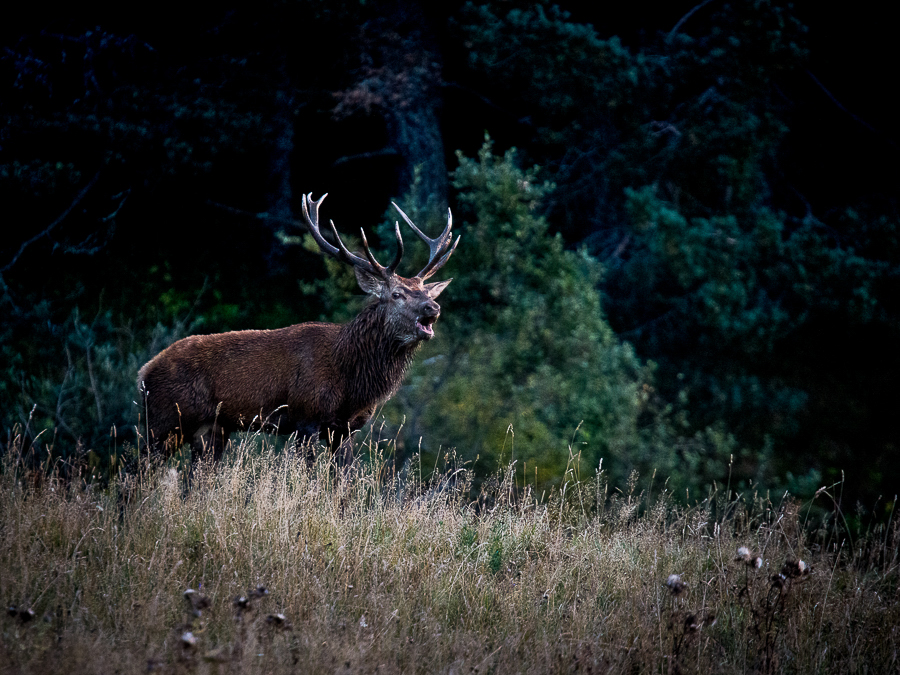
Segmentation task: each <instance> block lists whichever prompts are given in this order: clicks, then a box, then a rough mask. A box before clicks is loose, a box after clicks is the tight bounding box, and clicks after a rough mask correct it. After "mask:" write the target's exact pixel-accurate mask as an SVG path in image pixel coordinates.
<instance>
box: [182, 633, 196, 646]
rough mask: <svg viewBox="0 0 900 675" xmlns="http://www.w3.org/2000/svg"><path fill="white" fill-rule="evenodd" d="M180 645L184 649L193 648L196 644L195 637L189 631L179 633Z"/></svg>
mask: <svg viewBox="0 0 900 675" xmlns="http://www.w3.org/2000/svg"><path fill="white" fill-rule="evenodd" d="M181 646H182V647H184V648H185V649H194V648H195V647H196V646H197V638H196V636H195V635H194V634H193V633H192V632H191V631H186V632H184V633H182V634H181Z"/></svg>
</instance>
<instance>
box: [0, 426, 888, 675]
mask: <svg viewBox="0 0 900 675" xmlns="http://www.w3.org/2000/svg"><path fill="white" fill-rule="evenodd" d="M14 454H15V453H10V455H8V456H7V457H6V460H5V464H4V466H3V469H2V475H0V483H2V485H0V598H2V600H3V602H4V603H6V605H8V609H7V611H6V612H5V615H4V616H3V617H2V618H0V628H2V633H0V635H2V638H0V671H2V672H4V673H5V672H17V673H18V672H36V673H55V672H66V673H70V674H72V675H75V674H78V673H82V672H91V673H95V672H121V673H131V672H135V673H137V672H148V671H160V672H176V673H194V672H198V673H216V672H266V673H268V672H282V671H288V672H304V673H306V672H309V673H319V672H365V673H371V672H376V671H377V672H379V673H393V672H397V673H475V672H478V673H484V672H493V673H518V672H574V671H579V672H595V673H607V672H609V673H619V672H629V673H638V672H640V673H644V672H647V673H651V672H652V673H688V672H697V673H719V672H720V673H755V672H765V673H775V672H789V673H790V672H796V673H812V672H816V673H887V672H897V670H898V667H900V665H898V664H900V662H898V648H900V602H898V600H900V597H898V594H900V591H898V550H897V546H898V542H900V536H898V534H900V533H898V527H897V524H896V520H894V521H893V522H892V523H890V524H889V526H888V527H887V528H882V529H879V530H873V531H871V532H870V533H869V534H868V535H867V536H866V537H863V538H861V539H859V540H854V541H852V542H851V541H850V540H849V539H844V538H842V536H841V534H840V532H841V530H840V529H839V528H838V527H837V526H836V525H835V526H833V527H824V528H823V529H821V530H819V531H818V532H811V533H810V532H807V529H805V528H804V527H803V523H802V522H801V521H802V519H803V517H804V514H803V513H801V512H800V509H799V508H798V506H797V505H796V504H794V503H793V502H791V501H789V500H785V501H783V502H781V503H778V504H773V503H771V502H769V501H767V500H766V499H762V498H753V499H749V498H736V499H732V500H730V501H728V500H726V499H725V497H724V496H720V495H716V494H713V495H712V496H711V497H710V498H709V499H707V500H705V501H704V502H702V503H701V504H698V505H696V506H694V507H691V508H680V507H677V506H675V505H673V504H672V503H671V502H670V501H669V499H668V498H667V496H666V494H665V493H663V494H662V495H659V496H656V497H654V498H653V499H652V501H650V500H649V499H648V498H647V497H646V496H644V495H637V494H634V492H632V494H631V495H627V494H622V493H617V492H616V493H613V494H614V496H612V497H611V496H610V494H608V493H607V491H606V489H605V488H604V486H603V483H602V480H601V481H594V482H590V483H579V482H576V481H574V480H573V481H571V482H569V483H567V484H566V485H565V488H564V490H562V491H561V492H559V493H556V494H554V495H552V496H551V497H550V498H548V499H546V500H545V501H544V502H543V503H536V500H535V499H533V498H532V496H531V495H530V494H529V493H528V491H527V489H526V490H523V489H522V486H521V485H520V486H518V489H517V490H516V489H514V486H513V479H512V478H511V477H510V475H509V474H507V475H505V476H498V479H497V480H496V481H493V482H491V483H490V484H489V485H488V486H487V487H485V488H484V491H483V493H482V495H481V497H480V498H479V499H478V500H477V501H476V502H471V501H470V498H469V494H470V493H469V485H468V484H467V483H466V481H465V473H464V472H463V471H460V470H456V471H454V470H452V468H448V469H447V470H446V471H445V472H444V473H443V474H441V475H440V476H439V477H437V478H433V479H432V480H430V481H429V480H426V481H423V480H421V479H420V478H419V471H418V468H417V467H414V468H413V469H412V470H408V471H406V472H401V473H400V474H399V475H398V474H397V473H395V472H393V471H392V470H391V468H390V465H389V463H387V462H385V461H384V460H383V457H382V456H381V455H379V454H378V452H375V453H374V454H375V455H376V458H375V460H374V461H372V462H371V463H370V464H365V465H361V466H359V467H358V468H357V469H356V470H355V471H354V472H352V473H351V474H350V475H345V476H343V477H341V478H339V479H336V478H335V470H334V467H332V466H329V465H328V462H327V461H325V460H324V459H322V458H320V459H319V460H318V461H317V463H316V464H315V465H314V466H312V467H307V465H306V463H305V462H304V461H301V460H297V459H293V458H291V457H286V456H285V455H284V454H279V453H276V452H275V451H274V450H273V448H272V447H271V446H270V445H269V444H268V441H266V440H263V441H260V440H258V439H257V440H254V439H249V440H247V441H244V442H243V443H242V444H241V445H240V447H239V448H237V449H236V451H235V452H233V453H232V456H231V458H230V460H229V461H228V462H226V464H225V465H223V466H220V467H217V468H215V469H211V468H208V467H207V468H206V469H201V470H200V471H198V473H197V474H195V476H194V479H193V485H192V487H191V489H190V490H188V491H185V490H184V484H183V481H182V478H181V474H179V473H178V472H177V471H175V470H174V469H171V468H166V467H164V466H154V467H148V466H146V465H144V466H143V467H141V469H140V470H139V471H135V472H134V473H132V474H130V475H128V476H127V477H125V478H123V479H121V480H120V481H118V482H117V483H115V484H113V485H111V486H107V487H105V488H102V489H101V488H99V487H92V486H91V485H89V484H86V483H85V482H84V481H80V480H68V481H63V480H61V479H59V478H50V479H46V480H42V481H35V480H32V479H31V478H32V477H33V474H28V473H27V472H25V471H24V470H22V469H21V467H20V465H17V462H16V460H15V458H14V457H13V455H14ZM426 473H427V471H426ZM741 547H746V550H743V549H742V550H739V549H741ZM757 558H758V559H759V560H757ZM801 561H804V562H802V563H801ZM187 589H193V591H194V592H192V593H186V590H187Z"/></svg>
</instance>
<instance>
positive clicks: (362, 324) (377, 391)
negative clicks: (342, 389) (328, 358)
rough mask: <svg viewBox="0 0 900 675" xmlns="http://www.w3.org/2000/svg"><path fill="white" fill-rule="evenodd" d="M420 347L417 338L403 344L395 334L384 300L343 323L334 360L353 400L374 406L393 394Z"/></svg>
mask: <svg viewBox="0 0 900 675" xmlns="http://www.w3.org/2000/svg"><path fill="white" fill-rule="evenodd" d="M418 348H419V342H418V341H414V342H407V343H404V342H402V341H401V340H400V339H399V338H398V337H397V336H396V335H395V333H394V331H393V330H392V329H391V328H390V327H389V326H388V325H387V323H386V321H385V316H384V305H383V304H381V303H374V304H372V305H369V306H368V307H366V308H365V309H363V311H362V312H360V313H359V315H358V316H357V317H356V318H355V319H353V320H352V321H350V322H349V323H346V324H344V325H343V326H342V327H341V331H340V333H339V334H338V338H337V341H336V342H335V361H336V363H337V365H338V368H339V369H340V371H341V373H342V374H343V376H344V377H345V378H346V381H347V383H348V388H347V391H348V392H349V393H351V394H352V398H353V399H354V401H353V403H354V404H361V405H371V404H372V403H376V402H378V401H381V400H384V399H385V398H387V397H389V396H391V395H392V394H393V393H394V392H395V391H396V390H397V389H398V388H399V387H400V382H401V381H402V380H403V376H404V375H406V370H407V369H408V368H409V364H410V362H411V361H412V359H413V356H415V353H416V351H417V350H418Z"/></svg>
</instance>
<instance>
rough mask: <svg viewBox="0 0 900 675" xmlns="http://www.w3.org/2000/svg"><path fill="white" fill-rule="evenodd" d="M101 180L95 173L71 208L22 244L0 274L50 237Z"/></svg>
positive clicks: (76, 197)
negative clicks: (43, 239)
mask: <svg viewBox="0 0 900 675" xmlns="http://www.w3.org/2000/svg"><path fill="white" fill-rule="evenodd" d="M99 178H100V171H98V172H97V173H95V174H94V177H93V178H91V180H90V181H88V184H87V185H85V186H84V187H83V188H81V192H79V193H78V194H77V195H76V196H75V199H73V200H72V203H71V204H69V206H67V207H66V209H65V210H64V211H63V212H62V213H61V214H59V217H57V219H56V220H54V221H53V222H52V223H50V224H49V225H48V226H47V227H46V228H44V229H43V230H42V231H41V232H38V233H37V234H36V235H34V236H33V237H32V238H31V239H29V240H28V241H26V242H23V243H22V245H21V246H20V247H19V251H18V252H17V253H16V254H15V255H14V256H13V259H12V260H10V261H9V262H8V263H7V264H6V265H5V266H4V267H3V268H2V269H0V273H2V272H6V271H8V270H9V269H10V268H11V267H12V266H13V265H15V264H16V262H18V260H19V258H20V257H21V256H22V253H24V252H25V249H26V248H28V247H29V246H31V245H32V244H33V243H34V242H36V241H37V240H38V239H40V238H41V237H46V236H47V235H49V234H50V232H51V231H52V230H53V228H54V227H56V226H57V225H59V224H60V223H61V222H62V221H64V220H65V219H66V216H68V215H69V214H70V213H72V209H74V208H75V207H76V206H78V203H79V202H80V201H81V200H82V199H84V196H85V195H86V194H87V193H88V192H90V190H91V188H92V187H94V185H95V184H96V183H97V180H98V179H99Z"/></svg>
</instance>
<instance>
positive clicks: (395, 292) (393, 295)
mask: <svg viewBox="0 0 900 675" xmlns="http://www.w3.org/2000/svg"><path fill="white" fill-rule="evenodd" d="M391 297H392V298H394V300H400V299H401V298H402V297H403V293H400V292H399V291H394V292H393V293H391Z"/></svg>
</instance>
